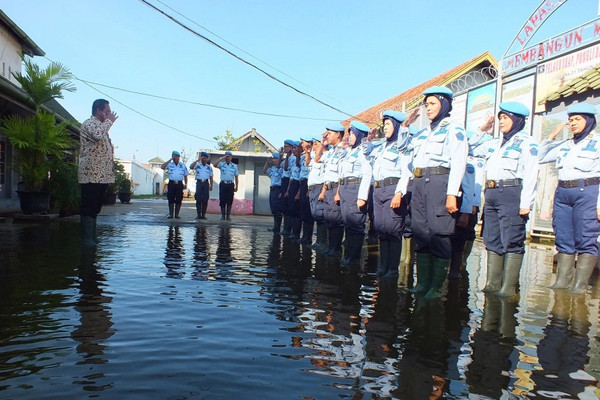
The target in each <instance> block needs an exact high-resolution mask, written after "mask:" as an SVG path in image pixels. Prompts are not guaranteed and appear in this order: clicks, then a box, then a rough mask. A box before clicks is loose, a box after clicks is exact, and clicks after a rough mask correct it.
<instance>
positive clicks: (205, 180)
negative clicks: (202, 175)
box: [196, 179, 208, 182]
mask: <svg viewBox="0 0 600 400" xmlns="http://www.w3.org/2000/svg"><path fill="white" fill-rule="evenodd" d="M196 180H197V181H198V182H208V179H196Z"/></svg>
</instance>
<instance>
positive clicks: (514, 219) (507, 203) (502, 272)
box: [473, 102, 539, 297]
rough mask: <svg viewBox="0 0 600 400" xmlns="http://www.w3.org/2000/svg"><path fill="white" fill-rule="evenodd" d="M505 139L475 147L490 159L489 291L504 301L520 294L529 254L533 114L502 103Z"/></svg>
mask: <svg viewBox="0 0 600 400" xmlns="http://www.w3.org/2000/svg"><path fill="white" fill-rule="evenodd" d="M499 107H500V111H499V112H498V125H499V129H500V132H501V133H502V136H501V137H499V138H496V139H494V140H489V141H485V142H483V144H481V145H478V144H476V145H474V148H473V154H474V155H484V156H485V157H486V158H487V163H486V166H485V192H484V197H485V204H484V206H483V220H484V224H483V242H484V244H485V247H486V249H487V257H488V260H487V265H488V267H487V283H486V286H485V287H484V289H483V291H484V292H487V293H496V294H497V295H498V296H501V297H510V296H514V295H515V294H516V290H517V285H518V284H519V273H520V270H521V264H522V263H523V254H524V253H525V238H526V231H525V225H526V224H527V219H528V218H529V213H530V211H531V208H532V207H533V203H534V201H535V193H536V185H537V176H538V170H539V164H538V146H537V143H535V142H534V140H533V138H532V137H531V136H529V134H528V133H527V132H525V131H523V128H524V127H525V120H526V118H527V117H528V116H529V109H528V108H527V107H526V106H524V105H523V104H521V103H517V102H506V103H500V106H499Z"/></svg>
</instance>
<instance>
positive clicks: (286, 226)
mask: <svg viewBox="0 0 600 400" xmlns="http://www.w3.org/2000/svg"><path fill="white" fill-rule="evenodd" d="M291 230H292V225H291V219H290V217H289V216H287V215H284V216H283V231H282V232H281V236H290V231H291Z"/></svg>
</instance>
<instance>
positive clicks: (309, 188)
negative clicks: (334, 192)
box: [308, 183, 323, 190]
mask: <svg viewBox="0 0 600 400" xmlns="http://www.w3.org/2000/svg"><path fill="white" fill-rule="evenodd" d="M314 188H323V184H322V183H320V184H318V185H310V186H309V187H308V190H313V189H314Z"/></svg>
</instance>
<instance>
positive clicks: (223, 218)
mask: <svg viewBox="0 0 600 400" xmlns="http://www.w3.org/2000/svg"><path fill="white" fill-rule="evenodd" d="M221 221H225V206H221Z"/></svg>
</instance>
